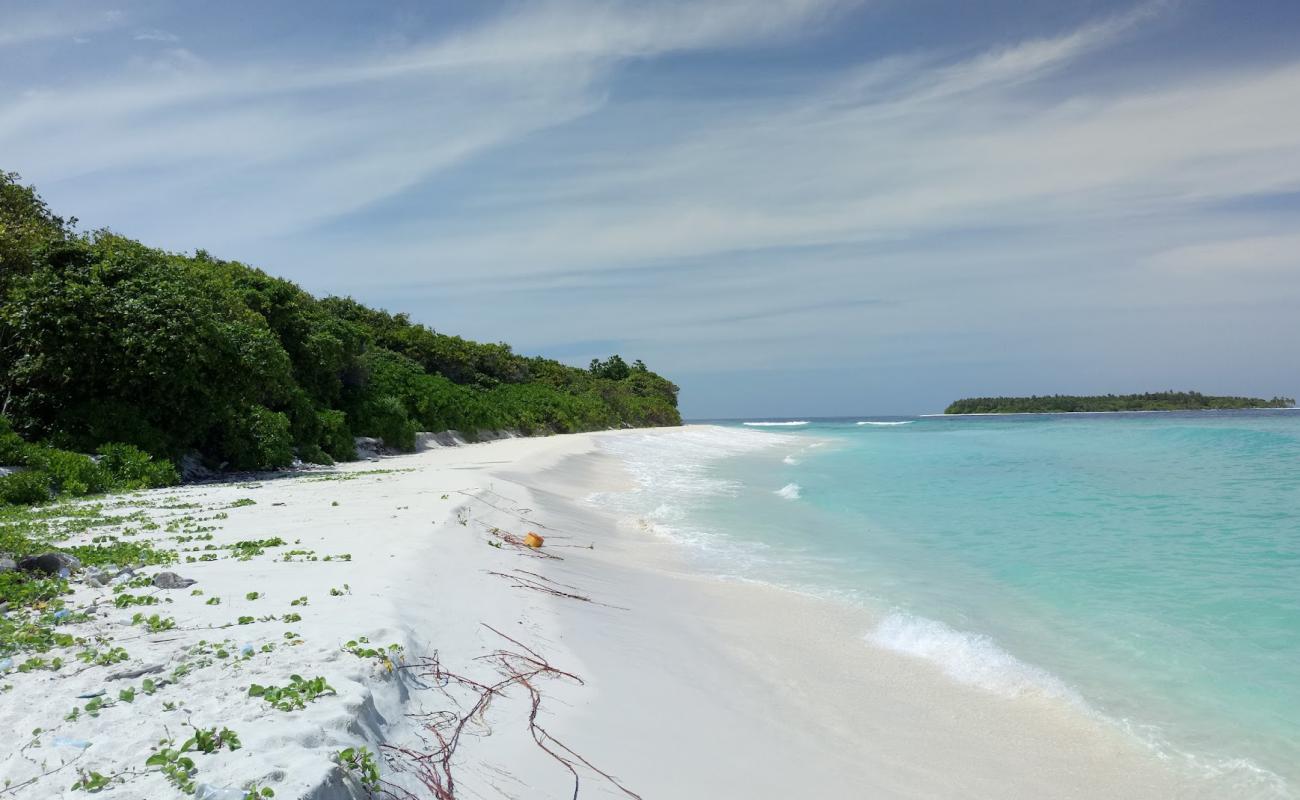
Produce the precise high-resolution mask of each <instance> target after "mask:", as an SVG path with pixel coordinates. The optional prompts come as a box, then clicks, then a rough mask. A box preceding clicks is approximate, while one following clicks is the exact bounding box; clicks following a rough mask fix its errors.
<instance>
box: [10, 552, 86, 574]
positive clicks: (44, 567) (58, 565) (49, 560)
mask: <svg viewBox="0 0 1300 800" xmlns="http://www.w3.org/2000/svg"><path fill="white" fill-rule="evenodd" d="M18 569H21V570H22V571H24V572H44V573H45V574H46V575H58V574H59V573H61V572H63V570H67V571H68V572H72V570H74V569H81V560H80V559H78V558H77V557H76V556H70V555H68V554H67V553H43V554H41V555H39V556H28V557H27V558H24V559H22V560H20V561H19V562H18Z"/></svg>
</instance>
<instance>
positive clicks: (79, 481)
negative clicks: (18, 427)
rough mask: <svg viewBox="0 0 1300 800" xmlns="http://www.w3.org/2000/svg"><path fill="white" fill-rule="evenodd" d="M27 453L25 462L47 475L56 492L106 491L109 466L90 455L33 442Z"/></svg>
mask: <svg viewBox="0 0 1300 800" xmlns="http://www.w3.org/2000/svg"><path fill="white" fill-rule="evenodd" d="M27 453H28V454H27V463H28V465H30V466H31V467H32V468H33V469H35V470H40V471H41V472H44V473H45V474H47V475H49V476H50V482H51V483H52V484H53V487H54V490H55V491H56V492H60V493H64V494H71V495H76V496H80V495H84V494H97V493H99V492H105V491H108V489H109V488H110V487H111V486H112V476H111V475H109V474H108V470H106V469H104V468H103V467H101V466H100V465H99V464H97V463H95V460H94V459H92V458H91V457H89V456H83V455H81V454H80V453H70V452H68V451H67V450H57V449H55V448H52V447H36V446H32V447H29V448H28V451H27Z"/></svg>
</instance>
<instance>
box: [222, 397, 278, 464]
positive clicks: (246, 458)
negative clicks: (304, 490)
mask: <svg viewBox="0 0 1300 800" xmlns="http://www.w3.org/2000/svg"><path fill="white" fill-rule="evenodd" d="M212 450H213V453H214V454H215V456H216V458H218V459H220V460H221V461H222V462H224V463H225V466H226V467H227V468H228V469H265V468H274V467H287V466H289V465H290V464H292V463H293V437H292V436H290V435H289V418H288V417H286V416H285V415H284V414H281V413H280V412H278V411H271V410H270V409H268V408H264V407H262V406H251V407H249V408H246V409H243V410H241V411H238V412H235V413H232V414H230V415H229V416H228V417H226V420H225V424H224V425H223V426H222V427H221V430H220V434H219V436H218V438H217V440H216V442H215V443H214V444H213V448H212Z"/></svg>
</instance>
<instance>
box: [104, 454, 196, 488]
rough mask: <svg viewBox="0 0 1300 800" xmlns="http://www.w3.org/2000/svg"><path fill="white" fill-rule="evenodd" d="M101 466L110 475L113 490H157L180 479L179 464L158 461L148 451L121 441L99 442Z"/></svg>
mask: <svg viewBox="0 0 1300 800" xmlns="http://www.w3.org/2000/svg"><path fill="white" fill-rule="evenodd" d="M98 453H99V455H100V459H99V465H100V466H101V467H103V468H104V469H105V470H106V471H107V472H108V474H109V476H110V478H111V480H112V482H113V488H114V489H120V490H126V491H129V490H133V489H156V488H158V487H160V486H172V485H174V484H176V483H179V482H180V475H179V474H177V472H176V467H175V466H174V465H173V464H171V463H170V462H168V461H155V460H154V459H153V457H151V456H150V455H149V454H148V453H146V452H144V451H143V450H141V449H139V448H138V447H133V446H131V445H129V444H122V443H121V442H110V443H109V444H105V445H100V447H99V450H98Z"/></svg>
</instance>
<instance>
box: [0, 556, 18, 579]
mask: <svg viewBox="0 0 1300 800" xmlns="http://www.w3.org/2000/svg"><path fill="white" fill-rule="evenodd" d="M16 569H18V562H16V561H14V560H13V559H12V558H0V575H3V574H4V573H6V572H13V571H14V570H16Z"/></svg>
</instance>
